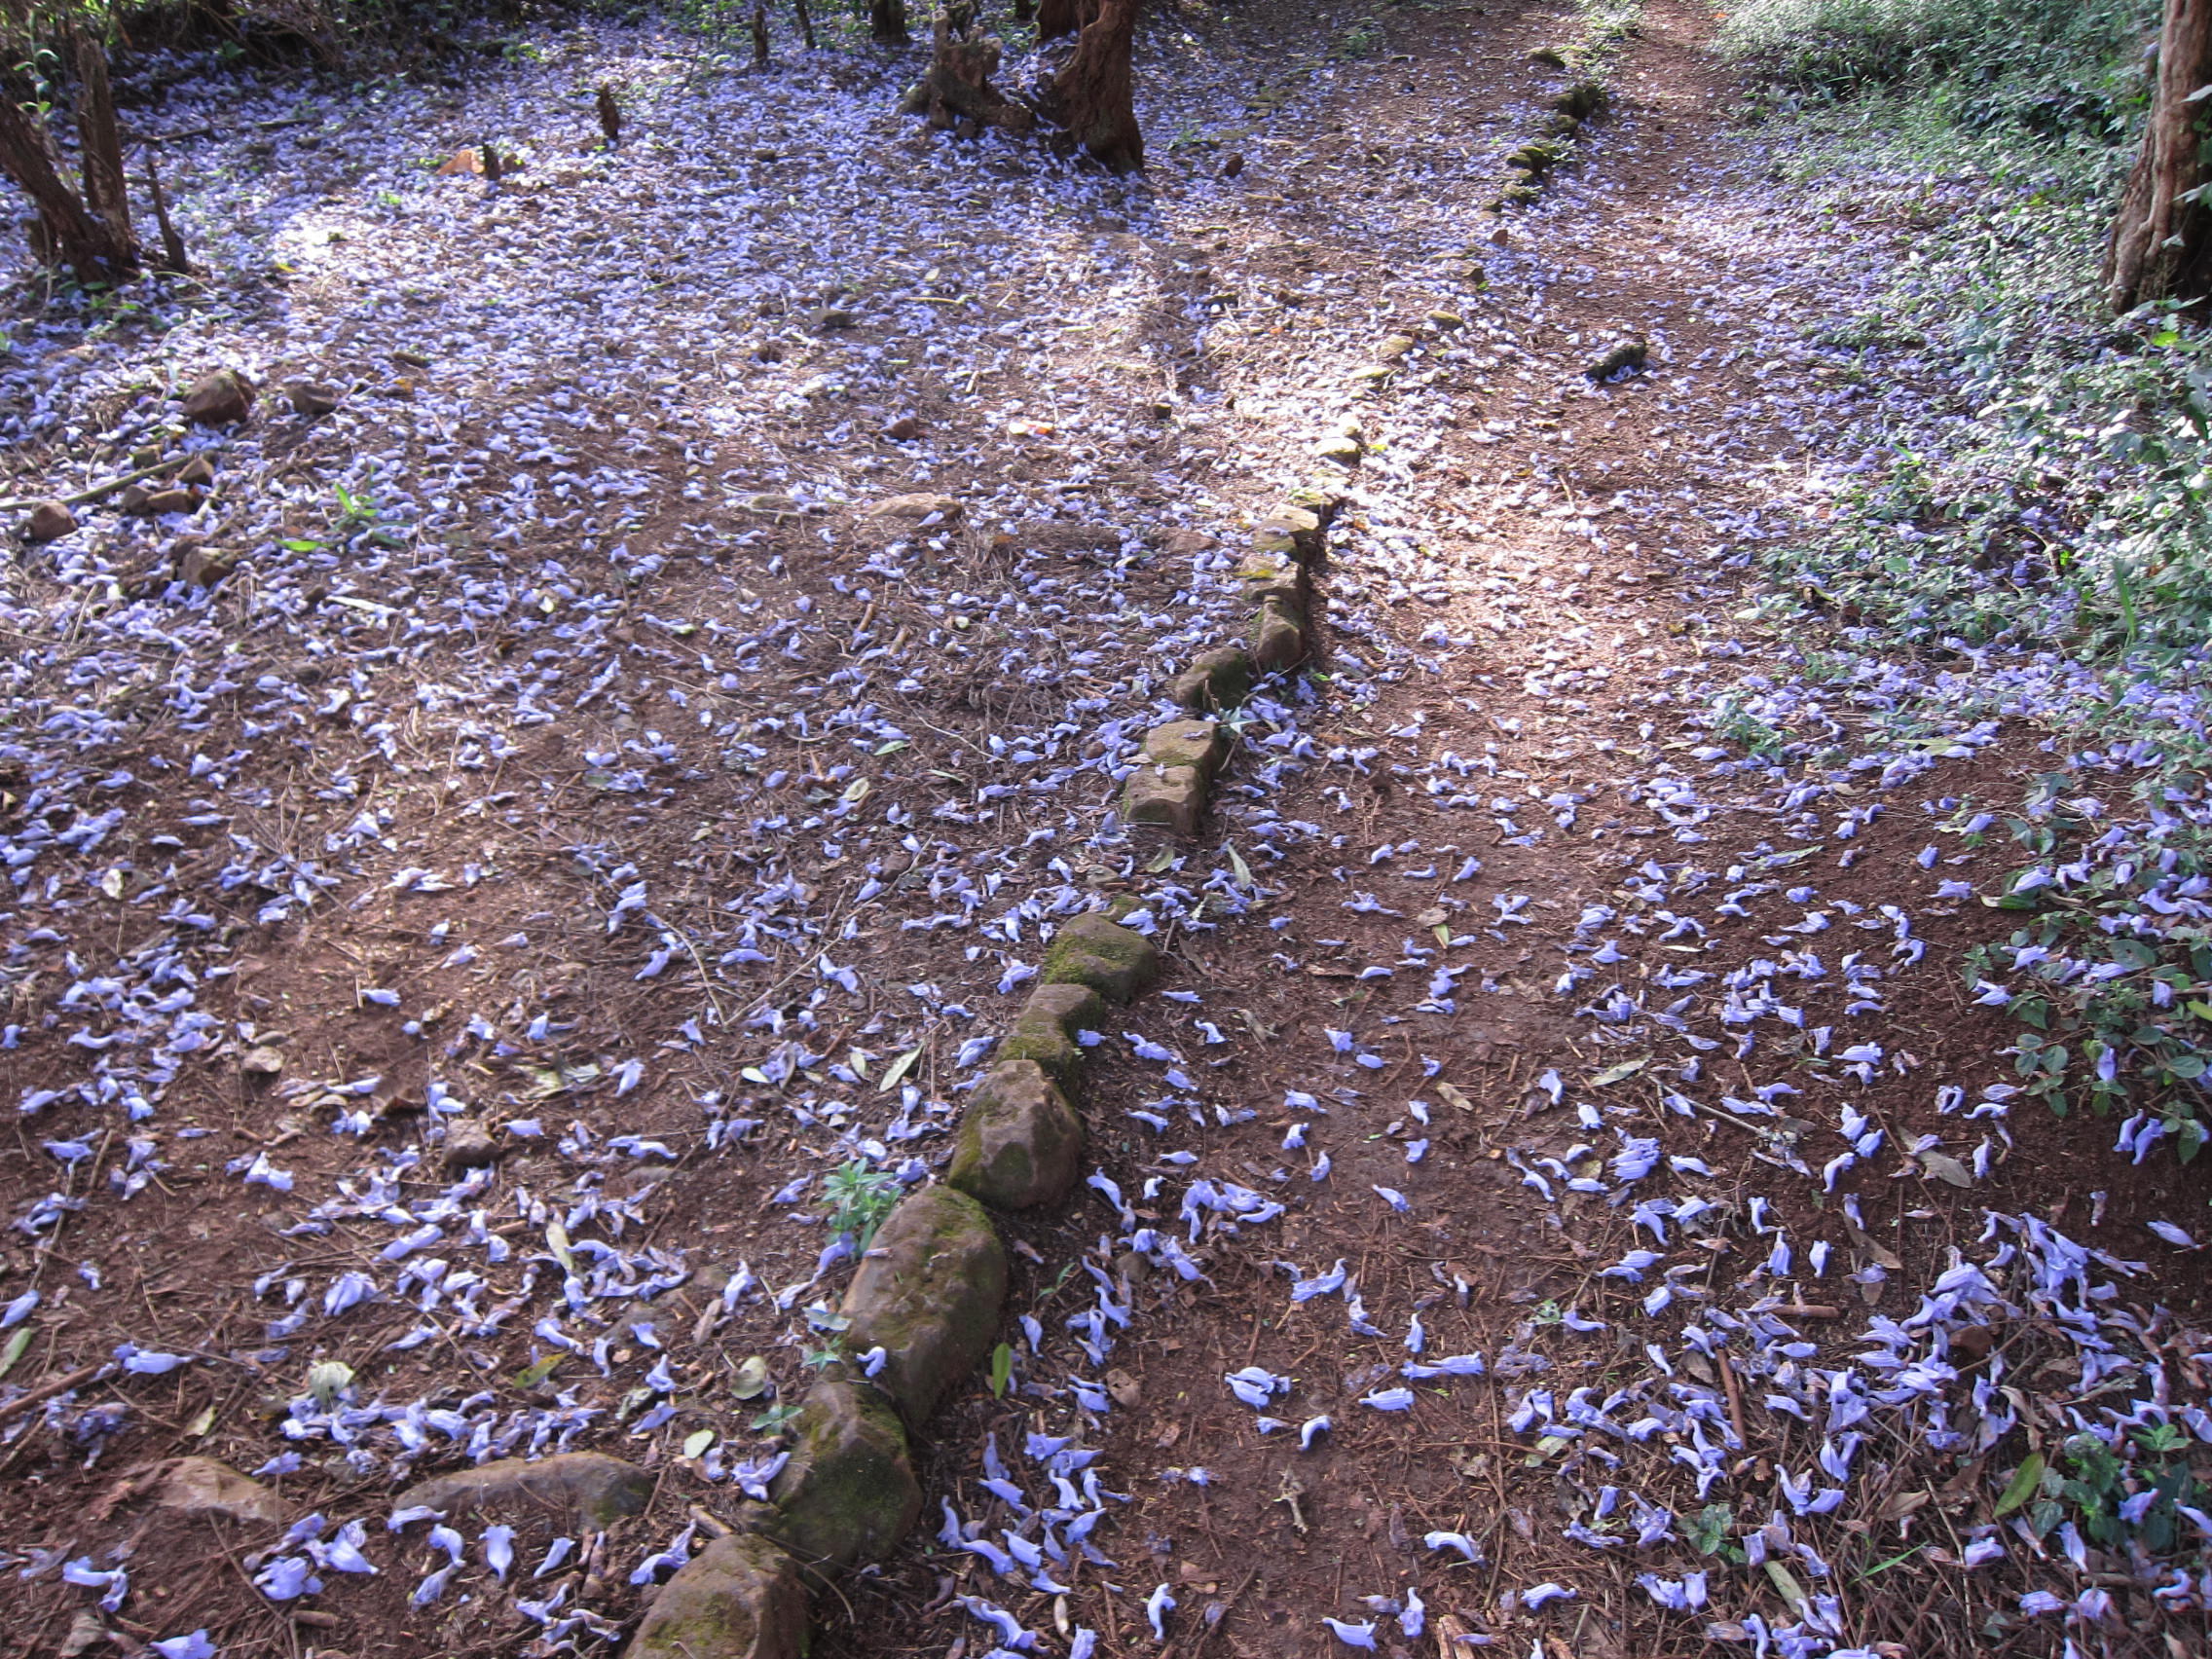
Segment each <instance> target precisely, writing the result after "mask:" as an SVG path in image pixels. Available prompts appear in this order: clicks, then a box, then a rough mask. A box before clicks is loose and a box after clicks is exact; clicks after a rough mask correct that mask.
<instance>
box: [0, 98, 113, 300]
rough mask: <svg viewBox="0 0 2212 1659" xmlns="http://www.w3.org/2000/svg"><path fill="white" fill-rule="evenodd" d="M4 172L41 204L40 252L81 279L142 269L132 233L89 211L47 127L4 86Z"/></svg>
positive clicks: (0, 146) (108, 278) (0, 134)
mask: <svg viewBox="0 0 2212 1659" xmlns="http://www.w3.org/2000/svg"><path fill="white" fill-rule="evenodd" d="M0 174H5V175H6V176H7V177H8V178H10V179H12V180H14V181H15V184H16V187H17V188H18V190H20V191H21V192H22V193H23V194H24V195H25V196H27V197H29V198H30V199H31V205H32V206H34V207H36V208H37V209H38V230H39V235H38V237H37V238H36V239H35V241H36V245H37V250H38V252H39V255H40V257H42V258H45V259H48V260H51V261H53V262H54V263H56V264H60V265H66V266H67V267H68V268H69V269H70V270H71V271H73V272H75V273H76V274H77V276H78V277H79V279H80V280H83V281H88V282H114V281H120V280H122V279H123V278H124V277H127V276H131V275H133V274H134V273H135V272H136V271H137V269H138V252H137V249H136V248H134V247H133V246H132V245H131V243H130V239H129V237H124V236H118V235H117V234H116V230H115V227H114V226H112V225H110V224H109V223H108V222H107V221H106V220H105V219H103V218H101V217H99V216H98V215H97V214H95V213H93V212H92V211H91V210H89V209H88V208H87V206H86V204H85V203H83V202H81V201H80V200H78V197H77V193H76V192H75V191H74V190H72V189H70V188H69V185H68V183H67V181H66V180H64V179H63V178H62V176H61V169H60V167H59V166H57V165H56V164H55V159H54V151H53V150H52V148H51V147H49V145H48V144H47V141H46V129H44V128H42V127H41V126H40V125H39V124H38V123H37V122H36V121H35V120H33V119H32V118H31V117H30V116H29V115H28V114H27V113H26V112H25V111H24V110H23V107H22V106H21V105H20V104H18V103H17V102H16V100H15V98H14V97H13V96H12V95H10V94H9V93H8V92H5V91H0Z"/></svg>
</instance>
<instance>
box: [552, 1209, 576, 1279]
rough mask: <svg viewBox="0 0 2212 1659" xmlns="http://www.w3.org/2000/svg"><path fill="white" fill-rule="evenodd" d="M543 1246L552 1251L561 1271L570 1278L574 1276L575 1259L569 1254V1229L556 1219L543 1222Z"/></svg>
mask: <svg viewBox="0 0 2212 1659" xmlns="http://www.w3.org/2000/svg"><path fill="white" fill-rule="evenodd" d="M545 1247H546V1248H547V1249H548V1250H551V1251H552V1252H553V1259H554V1260H555V1261H556V1262H559V1263H560V1264H561V1271H562V1272H564V1273H567V1274H568V1275H569V1276H570V1277H571V1278H574V1277H575V1276H576V1259H575V1257H573V1256H571V1254H569V1230H568V1229H567V1228H565V1227H563V1226H562V1225H561V1224H560V1223H559V1222H557V1221H549V1222H547V1223H546V1224H545Z"/></svg>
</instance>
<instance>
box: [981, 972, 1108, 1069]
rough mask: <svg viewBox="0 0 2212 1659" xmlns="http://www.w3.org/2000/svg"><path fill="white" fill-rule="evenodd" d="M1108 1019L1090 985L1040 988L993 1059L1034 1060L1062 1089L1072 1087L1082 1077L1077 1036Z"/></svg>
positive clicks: (1104, 1008)
mask: <svg viewBox="0 0 2212 1659" xmlns="http://www.w3.org/2000/svg"><path fill="white" fill-rule="evenodd" d="M1105 1019H1106V1005H1105V1004H1104V1003H1102V1002H1100V1001H1099V1000H1098V993H1097V992H1096V991H1094V990H1092V989H1091V988H1090V987H1089V986H1088V985H1039V986H1038V987H1037V989H1036V990H1034V991H1032V992H1031V993H1030V996H1029V1001H1028V1002H1026V1003H1025V1004H1023V1005H1022V1009H1021V1013H1020V1014H1018V1015H1016V1016H1015V1018H1014V1029H1013V1030H1011V1031H1009V1032H1008V1033H1007V1034H1006V1035H1005V1036H1004V1037H1002V1038H1000V1039H999V1046H998V1049H997V1051H996V1053H995V1054H994V1055H993V1058H994V1059H996V1060H999V1061H1002V1062H1003V1061H1007V1060H1034V1061H1036V1062H1037V1063H1038V1064H1039V1065H1041V1066H1043V1067H1044V1068H1045V1070H1046V1072H1047V1073H1048V1074H1049V1075H1050V1076H1051V1079H1052V1081H1053V1082H1054V1083H1056V1084H1058V1085H1059V1086H1060V1087H1061V1088H1063V1089H1064V1088H1073V1087H1074V1086H1075V1084H1076V1082H1077V1080H1078V1079H1079V1078H1080V1077H1081V1076H1082V1075H1083V1050H1082V1048H1081V1047H1080V1046H1079V1045H1078V1044H1077V1043H1076V1040H1075V1034H1076V1033H1077V1032H1078V1031H1095V1030H1097V1029H1099V1027H1100V1026H1101V1025H1103V1024H1104V1023H1105Z"/></svg>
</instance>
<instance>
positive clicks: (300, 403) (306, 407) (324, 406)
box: [284, 380, 342, 421]
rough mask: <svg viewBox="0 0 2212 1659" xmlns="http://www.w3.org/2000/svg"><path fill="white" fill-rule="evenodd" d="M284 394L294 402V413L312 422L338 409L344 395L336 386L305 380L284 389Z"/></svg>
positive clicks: (295, 382)
mask: <svg viewBox="0 0 2212 1659" xmlns="http://www.w3.org/2000/svg"><path fill="white" fill-rule="evenodd" d="M284 394H285V395H286V396H287V397H289V398H290V399H291V400H292V413H293V414H295V415H304V416H305V417H307V418H308V419H309V420H311V421H312V420H314V419H315V418H316V417H317V416H322V415H327V414H329V413H330V412H331V411H332V410H333V409H336V408H337V407H338V404H339V401H340V398H341V395H342V394H341V393H340V392H339V389H338V388H337V387H334V386H326V385H324V384H323V383H322V382H320V381H304V380H303V381H294V382H293V383H292V384H291V385H290V386H288V387H285V388H284Z"/></svg>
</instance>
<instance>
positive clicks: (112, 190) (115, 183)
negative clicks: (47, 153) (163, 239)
mask: <svg viewBox="0 0 2212 1659" xmlns="http://www.w3.org/2000/svg"><path fill="white" fill-rule="evenodd" d="M72 45H73V46H74V47H75V49H76V50H75V52H74V54H73V55H74V57H75V58H76V64H77V94H76V115H77V145H78V150H79V157H78V171H79V172H80V173H81V174H82V175H83V176H84V181H85V205H86V206H87V207H89V208H91V209H92V213H93V214H94V215H95V216H97V217H98V218H100V219H102V220H104V221H105V222H106V224H107V227H108V229H109V231H110V232H112V233H113V234H114V237H115V239H116V240H117V242H118V243H119V244H121V245H124V246H129V245H130V244H131V243H132V242H133V241H134V240H135V239H134V238H133V237H132V236H131V234H130V194H129V188H128V187H127V186H126V184H125V183H124V177H123V135H122V134H121V133H120V132H118V131H117V130H116V127H115V98H114V95H113V94H112V93H111V92H109V91H108V85H107V52H106V50H105V49H104V48H103V47H102V46H101V45H100V43H99V42H98V41H96V40H94V39H93V38H92V36H91V35H88V34H84V33H79V34H78V35H77V36H76V38H75V40H74V41H73V42H72Z"/></svg>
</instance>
